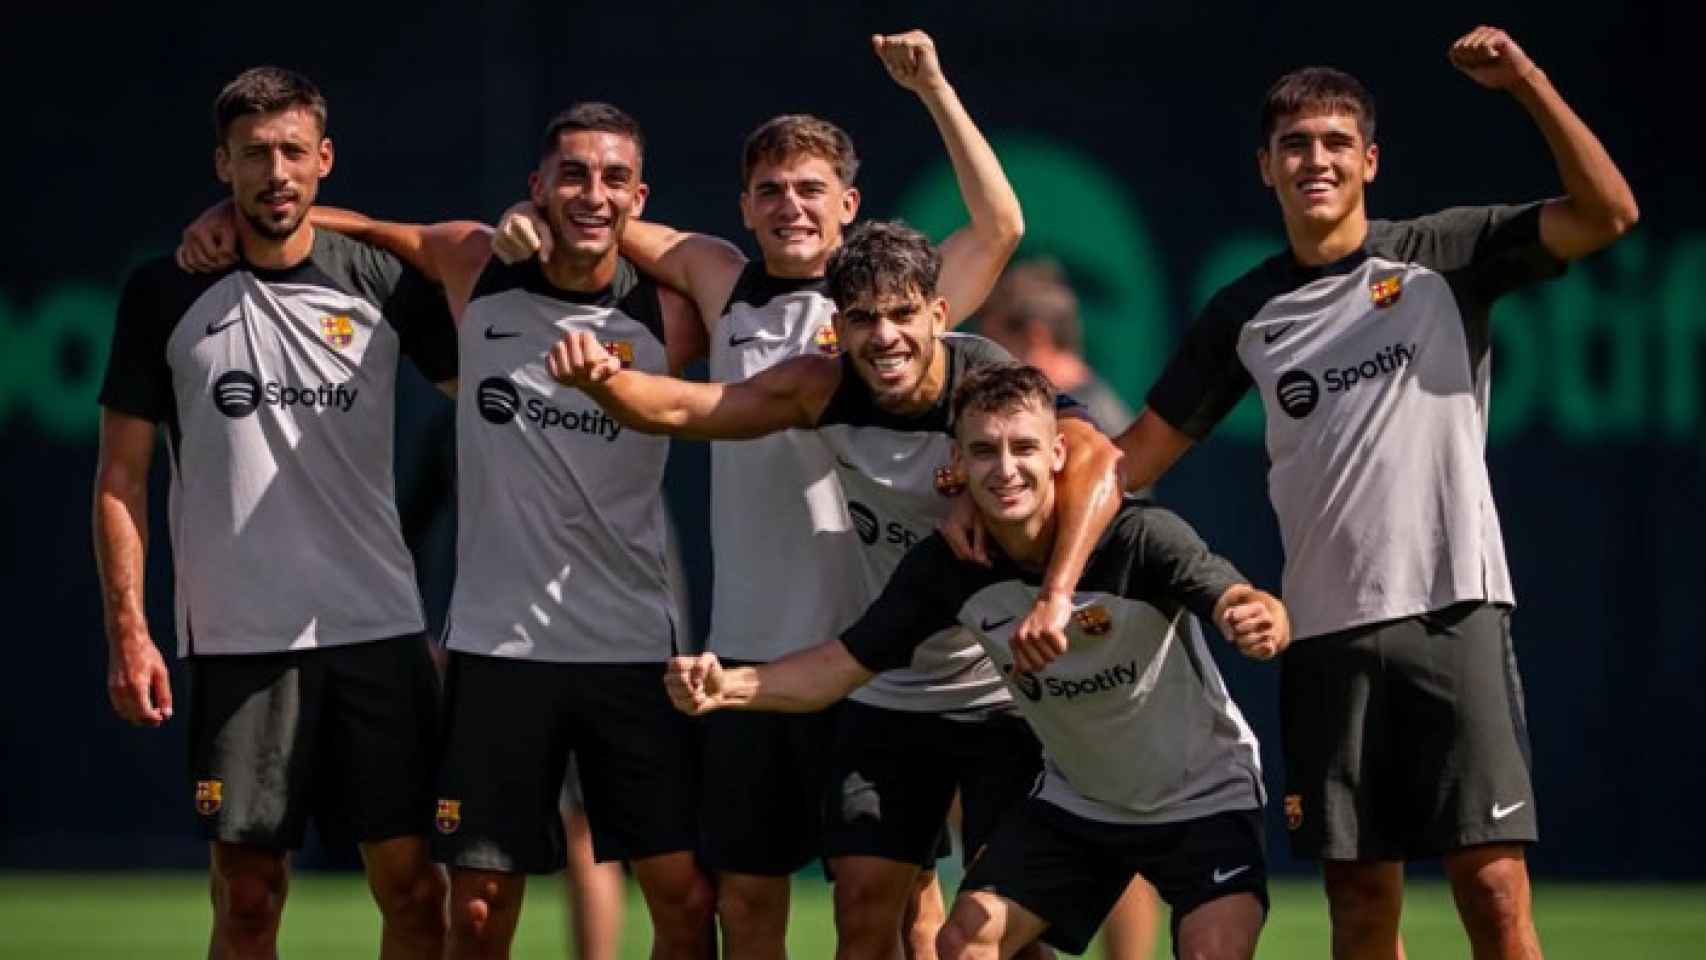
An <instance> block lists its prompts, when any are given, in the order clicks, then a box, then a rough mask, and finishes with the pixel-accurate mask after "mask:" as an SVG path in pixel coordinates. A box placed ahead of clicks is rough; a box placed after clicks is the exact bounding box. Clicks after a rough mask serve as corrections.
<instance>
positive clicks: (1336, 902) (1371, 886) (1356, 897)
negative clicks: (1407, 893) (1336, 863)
mask: <svg viewBox="0 0 1706 960" xmlns="http://www.w3.org/2000/svg"><path fill="white" fill-rule="evenodd" d="M1401 882H1402V881H1400V884H1401ZM1400 884H1394V883H1393V882H1392V881H1391V879H1390V878H1388V877H1386V876H1384V875H1382V874H1376V873H1373V872H1368V873H1363V872H1343V873H1340V874H1338V875H1336V876H1333V877H1331V878H1330V879H1329V880H1328V881H1327V905H1328V908H1329V909H1330V910H1331V911H1332V913H1333V920H1334V922H1335V923H1339V922H1341V921H1342V920H1343V921H1350V922H1359V921H1364V920H1370V921H1380V920H1383V919H1384V918H1385V917H1387V916H1388V915H1391V916H1394V917H1396V915H1397V913H1398V911H1399V910H1400V909H1402V905H1403V896H1404V894H1403V887H1402V886H1401V885H1400Z"/></svg>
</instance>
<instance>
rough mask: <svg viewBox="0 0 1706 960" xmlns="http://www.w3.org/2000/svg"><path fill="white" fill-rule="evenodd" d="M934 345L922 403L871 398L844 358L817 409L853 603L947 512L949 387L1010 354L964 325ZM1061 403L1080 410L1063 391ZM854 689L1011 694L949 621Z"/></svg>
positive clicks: (908, 702)
mask: <svg viewBox="0 0 1706 960" xmlns="http://www.w3.org/2000/svg"><path fill="white" fill-rule="evenodd" d="M939 349H943V350H946V351H947V353H948V368H947V379H946V382H945V383H944V384H943V388H942V395H941V397H940V398H938V399H937V401H936V403H935V405H934V406H932V407H931V408H930V409H929V410H926V411H924V412H922V413H919V414H916V415H913V416H899V415H896V414H892V413H889V412H887V411H885V410H883V409H882V408H881V407H878V406H877V405H876V402H875V401H874V400H873V399H872V397H871V391H870V388H869V387H867V386H866V385H865V382H864V381H863V380H861V379H860V378H859V374H858V373H857V372H856V371H855V370H854V369H853V366H852V361H851V360H849V359H846V358H843V360H842V363H843V369H842V375H841V385H840V387H838V388H837V390H836V392H835V394H834V396H832V397H831V398H830V401H829V403H828V405H827V406H825V407H824V410H823V413H822V414H821V415H820V416H819V418H818V423H817V429H818V433H819V435H820V436H822V437H823V439H824V442H825V443H826V444H827V445H828V447H829V450H830V453H831V454H832V455H833V456H834V459H835V463H836V466H837V472H838V473H839V475H840V477H841V488H842V490H844V491H845V492H846V495H847V509H848V511H849V513H851V515H852V518H853V527H854V530H855V531H856V532H857V534H858V537H859V541H860V546H861V547H862V549H861V550H860V551H859V559H860V564H859V582H860V583H861V584H862V587H863V589H862V590H861V591H860V593H861V596H860V597H859V598H858V600H859V604H860V606H861V608H863V606H864V605H867V604H869V603H870V602H871V601H872V600H874V599H875V598H876V597H877V596H878V595H879V594H880V593H881V592H882V591H883V588H884V586H885V585H887V584H888V582H889V578H890V577H891V576H892V575H893V574H894V571H895V568H896V566H898V565H899V563H900V560H901V557H903V556H905V555H906V552H907V551H908V550H910V549H912V547H913V546H915V545H917V544H918V543H919V542H921V541H922V540H924V539H925V538H926V537H928V536H930V534H931V533H932V532H933V531H934V530H935V529H936V526H937V524H938V523H940V522H941V521H942V520H944V519H946V517H947V515H948V511H949V508H950V506H951V504H952V497H953V493H954V487H953V486H952V485H951V484H950V483H949V482H948V480H949V476H948V472H947V471H948V470H949V467H950V464H951V462H952V459H951V458H952V450H953V442H954V441H953V429H954V423H953V404H952V399H953V394H954V388H955V387H956V386H958V384H959V383H960V381H961V380H962V379H963V378H964V377H965V375H966V373H967V372H968V371H970V370H973V369H976V368H977V367H981V366H986V365H988V364H992V363H1007V362H1011V361H1012V359H1013V358H1012V357H1011V356H1010V355H1009V354H1008V353H1007V351H1005V350H1003V349H1001V348H1000V347H999V346H997V345H996V344H995V343H994V342H992V341H990V340H986V339H984V338H983V337H979V336H975V335H973V334H967V333H948V334H944V335H943V336H942V339H941V341H940V344H939ZM1061 405H1062V409H1063V410H1071V411H1072V412H1073V415H1075V416H1081V415H1082V408H1081V407H1080V406H1078V404H1077V402H1076V401H1074V400H1072V399H1071V398H1069V397H1064V396H1063V397H1062V399H1061ZM853 699H855V700H858V701H860V702H862V703H867V704H870V705H872V706H877V707H884V708H887V709H890V710H908V711H914V712H920V713H942V712H948V713H953V712H965V711H977V710H982V709H988V708H992V707H1004V706H1006V705H1007V704H1008V702H1009V700H1010V698H1009V696H1008V694H1007V689H1006V687H1005V686H1003V685H1002V683H1001V675H1000V674H999V673H997V672H996V671H995V668H994V667H993V666H992V665H991V664H990V662H989V658H988V657H987V656H985V655H984V652H983V650H982V649H981V648H980V647H979V646H978V645H977V643H976V641H975V640H973V639H972V637H971V636H969V635H968V634H966V633H965V632H964V631H962V630H960V629H959V628H958V627H954V626H952V625H951V624H950V625H947V626H945V627H944V628H943V629H942V630H941V632H940V633H939V634H938V635H936V636H933V637H931V638H929V640H927V641H926V642H924V643H922V644H920V645H919V647H918V649H917V653H916V656H914V657H913V661H912V665H911V667H910V668H908V669H897V670H892V671H889V672H887V673H884V674H883V675H882V676H880V677H877V678H876V679H875V680H873V681H872V682H871V683H869V684H867V685H866V686H865V687H863V688H861V689H860V690H859V691H858V692H857V693H855V694H854V695H853Z"/></svg>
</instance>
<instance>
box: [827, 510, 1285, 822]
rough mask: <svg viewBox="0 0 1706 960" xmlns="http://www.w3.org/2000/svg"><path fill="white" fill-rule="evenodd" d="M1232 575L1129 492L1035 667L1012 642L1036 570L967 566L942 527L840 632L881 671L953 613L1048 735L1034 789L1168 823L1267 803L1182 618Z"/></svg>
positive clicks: (1240, 735)
mask: <svg viewBox="0 0 1706 960" xmlns="http://www.w3.org/2000/svg"><path fill="white" fill-rule="evenodd" d="M1241 582H1243V578H1242V577H1241V576H1240V575H1239V574H1238V571H1237V570H1236V569H1234V568H1233V567H1232V565H1231V564H1229V563H1227V562H1226V561H1225V560H1224V559H1222V558H1220V557H1218V556H1215V555H1214V554H1212V553H1210V552H1209V551H1208V548H1207V547H1206V546H1205V545H1204V544H1203V542H1202V540H1201V539H1200V538H1199V537H1198V536H1197V535H1196V532H1195V531H1193V530H1192V529H1191V528H1190V527H1189V526H1188V525H1187V524H1185V523H1184V522H1183V521H1182V520H1180V519H1179V518H1178V517H1176V516H1174V515H1173V514H1171V513H1169V512H1167V511H1165V510H1162V509H1161V508H1158V507H1154V506H1151V505H1148V504H1143V503H1139V502H1135V501H1129V500H1128V501H1127V502H1126V503H1125V504H1124V505H1122V507H1121V510H1120V513H1119V515H1118V516H1117V517H1116V518H1115V520H1114V522H1113V524H1112V525H1111V526H1110V527H1109V529H1108V531H1107V532H1106V533H1105V534H1104V535H1103V538H1102V540H1101V542H1100V543H1098V544H1097V546H1096V549H1095V551H1094V552H1093V553H1092V554H1091V557H1090V561H1089V563H1088V564H1087V566H1086V568H1085V574H1084V576H1083V577H1082V578H1081V579H1080V580H1079V582H1078V584H1077V588H1076V590H1075V591H1074V595H1073V608H1074V615H1073V619H1072V623H1071V625H1070V626H1069V628H1068V634H1069V640H1070V647H1069V649H1068V651H1067V653H1066V654H1064V655H1063V656H1061V657H1060V658H1059V659H1057V660H1056V661H1055V662H1054V663H1052V664H1050V665H1049V667H1048V668H1047V669H1045V670H1043V671H1042V672H1041V673H1039V674H1028V673H1020V674H1015V673H1014V672H1013V658H1012V654H1011V651H1010V650H1009V648H1008V643H1009V641H1010V639H1011V636H1012V632H1013V629H1014V627H1015V625H1016V624H1017V622H1018V621H1019V620H1020V619H1022V618H1023V617H1024V615H1025V614H1026V613H1027V612H1029V610H1030V609H1031V605H1032V604H1033V602H1034V601H1035V599H1036V594H1037V589H1038V583H1039V577H1038V575H1036V574H1027V573H1025V572H1023V571H1021V570H1019V568H1018V567H1016V566H1014V565H1013V563H1012V562H1011V561H1010V560H1008V559H1007V558H1005V557H998V558H997V561H996V563H995V565H994V567H993V568H983V567H979V566H975V565H972V564H966V563H962V562H961V561H959V560H958V559H956V558H955V557H954V556H953V555H952V553H951V552H950V551H949V549H948V547H947V544H946V543H945V542H944V541H943V540H942V539H941V537H940V536H932V537H931V538H930V539H928V540H926V541H924V542H923V543H921V544H920V545H919V546H918V547H916V548H915V549H913V550H912V551H911V552H910V553H908V555H907V557H906V559H905V560H903V561H902V563H901V565H900V567H899V569H898V570H896V572H895V575H894V578H893V579H892V580H891V581H890V583H889V585H888V587H887V588H886V589H885V590H884V591H883V594H882V596H881V598H880V599H879V600H878V601H877V602H876V603H875V604H873V605H872V607H871V609H870V610H869V611H867V612H866V615H865V616H864V617H863V618H861V620H860V621H859V622H858V623H857V624H855V625H854V626H853V627H851V628H850V629H849V630H848V631H847V632H846V633H844V634H843V635H842V642H843V643H844V644H845V645H846V647H847V649H848V651H849V653H851V654H852V656H853V657H854V658H855V659H856V660H858V661H859V662H860V663H861V664H862V665H863V666H865V667H866V669H869V670H872V671H883V670H889V669H893V668H895V667H896V666H899V665H902V664H906V663H909V662H911V658H912V655H913V650H914V648H916V647H917V646H918V645H919V644H920V638H921V637H924V636H926V635H928V634H929V633H931V632H934V631H938V630H941V629H943V627H944V625H947V624H958V625H960V626H962V627H963V628H964V629H965V630H967V631H968V632H969V633H971V634H972V635H973V636H974V637H975V638H976V639H977V640H978V642H979V643H980V645H981V646H982V647H983V648H984V649H985V650H986V652H987V653H988V655H989V656H990V657H991V658H992V660H993V662H994V663H995V664H996V666H997V669H998V670H999V672H1000V674H1001V675H1002V676H1003V677H1004V681H1005V683H1006V685H1007V686H1008V687H1009V689H1010V691H1011V693H1012V696H1013V702H1014V703H1015V704H1016V705H1017V706H1018V708H1019V710H1020V712H1022V713H1023V714H1024V716H1025V718H1026V719H1027V720H1028V721H1029V722H1030V723H1031V725H1032V727H1033V728H1034V729H1035V730H1036V731H1037V735H1038V737H1039V738H1040V739H1041V740H1042V742H1043V747H1044V753H1045V757H1046V776H1045V778H1044V783H1043V787H1042V791H1041V794H1040V795H1041V796H1042V798H1043V799H1045V800H1048V801H1049V802H1052V803H1055V804H1056V805H1058V806H1061V807H1063V808H1065V809H1067V810H1070V811H1071V812H1073V813H1076V814H1078V815H1079V816H1084V817H1089V818H1092V819H1097V820H1103V821H1109V822H1116V823H1167V822H1174V821H1178V820H1186V819H1193V818H1196V817H1202V816H1208V815H1210V814H1213V813H1217V812H1221V811H1224V810H1243V809H1250V808H1253V807H1259V806H1260V805H1261V804H1262V798H1263V793H1262V785H1261V769H1260V763H1259V760H1258V752H1257V748H1256V741H1255V736H1254V734H1253V733H1251V732H1250V729H1249V726H1248V724H1246V723H1245V722H1244V719H1243V716H1242V715H1241V714H1240V713H1239V711H1238V708H1237V706H1236V705H1235V704H1234V703H1233V702H1232V700H1231V698H1230V696H1229V695H1228V694H1227V692H1226V687H1225V684H1224V683H1223V682H1222V681H1221V678H1220V674H1219V671H1218V669H1217V668H1216V666H1215V664H1214V660H1213V658H1212V656H1211V655H1210V654H1209V651H1208V648H1207V644H1206V643H1205V641H1204V639H1203V636H1202V631H1201V630H1200V628H1199V627H1198V625H1197V622H1196V621H1195V620H1194V619H1192V616H1191V614H1193V613H1195V614H1196V615H1198V616H1201V617H1205V618H1206V617H1209V616H1211V615H1212V612H1213V609H1214V606H1215V604H1216V602H1218V600H1219V598H1220V597H1221V595H1223V594H1224V593H1225V592H1226V590H1227V589H1229V588H1231V587H1232V586H1234V585H1235V584H1238V583H1241Z"/></svg>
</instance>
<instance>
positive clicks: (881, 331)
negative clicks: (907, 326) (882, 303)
mask: <svg viewBox="0 0 1706 960" xmlns="http://www.w3.org/2000/svg"><path fill="white" fill-rule="evenodd" d="M899 339H900V326H899V325H898V324H896V323H895V322H894V320H892V319H891V318H889V317H887V316H880V317H878V318H877V322H876V323H875V324H873V325H872V327H871V340H872V342H874V343H876V344H878V345H880V346H888V345H889V344H892V343H894V342H895V341H896V340H899Z"/></svg>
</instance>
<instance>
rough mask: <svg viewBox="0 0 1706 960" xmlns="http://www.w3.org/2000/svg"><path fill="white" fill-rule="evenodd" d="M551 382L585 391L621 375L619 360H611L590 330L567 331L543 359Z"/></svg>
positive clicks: (607, 351)
mask: <svg viewBox="0 0 1706 960" xmlns="http://www.w3.org/2000/svg"><path fill="white" fill-rule="evenodd" d="M545 366H546V369H548V370H549V371H550V372H551V379H553V380H555V381H557V382H558V383H560V384H562V385H563V386H565V387H574V388H575V389H577V390H585V389H586V388H587V387H590V386H592V385H593V384H598V383H603V382H604V381H606V380H608V379H610V378H611V376H613V375H615V374H617V373H619V372H621V370H622V360H621V358H619V357H614V356H611V354H610V351H609V350H606V349H604V344H602V343H599V342H598V337H597V335H595V334H594V333H593V332H592V331H591V330H571V331H569V332H568V334H567V335H565V336H564V337H563V339H561V340H559V341H557V343H556V345H555V346H553V347H552V348H551V352H550V353H549V354H547V355H546V357H545Z"/></svg>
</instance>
